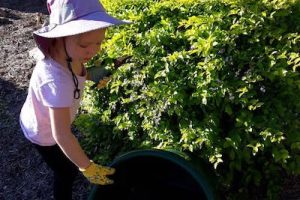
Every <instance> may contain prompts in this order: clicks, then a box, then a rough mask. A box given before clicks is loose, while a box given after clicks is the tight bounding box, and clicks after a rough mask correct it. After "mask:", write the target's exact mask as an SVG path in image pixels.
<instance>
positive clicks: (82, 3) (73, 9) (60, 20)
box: [33, 0, 130, 54]
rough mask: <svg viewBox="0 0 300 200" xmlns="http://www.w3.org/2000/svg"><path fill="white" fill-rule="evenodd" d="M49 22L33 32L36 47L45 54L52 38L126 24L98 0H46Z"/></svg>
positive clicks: (126, 22)
mask: <svg viewBox="0 0 300 200" xmlns="http://www.w3.org/2000/svg"><path fill="white" fill-rule="evenodd" d="M47 7H48V11H49V13H50V16H49V24H48V25H46V26H44V27H42V28H40V29H38V30H37V31H35V32H33V37H34V39H35V42H36V43H37V46H38V48H39V49H40V50H41V51H42V52H43V53H44V54H47V53H48V50H49V47H50V43H51V41H52V40H53V38H60V37H66V36H72V35H77V34H82V33H86V32H89V31H94V30H98V29H103V28H108V27H110V26H115V25H121V24H128V23H130V22H128V21H125V20H119V19H117V18H115V17H113V16H111V15H109V14H108V13H107V12H106V10H105V8H104V7H103V5H102V4H101V2H100V1H99V0H47Z"/></svg>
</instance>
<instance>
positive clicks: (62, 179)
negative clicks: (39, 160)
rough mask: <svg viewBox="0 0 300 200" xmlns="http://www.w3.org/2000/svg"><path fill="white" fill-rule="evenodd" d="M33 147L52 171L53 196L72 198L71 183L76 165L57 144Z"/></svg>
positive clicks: (67, 199) (61, 198)
mask: <svg viewBox="0 0 300 200" xmlns="http://www.w3.org/2000/svg"><path fill="white" fill-rule="evenodd" d="M35 147H36V148H37V150H38V151H39V153H40V154H41V155H42V157H43V159H44V160H45V162H46V163H47V164H48V166H49V167H50V168H51V169H52V170H53V172H54V186H53V190H54V198H55V199H56V200H72V185H73V182H74V180H75V177H76V175H77V174H78V168H77V166H76V165H75V164H73V163H72V162H71V161H70V160H69V159H68V158H67V157H66V156H65V154H64V153H63V152H62V150H61V149H60V148H59V146H58V145H54V146H39V145H35Z"/></svg>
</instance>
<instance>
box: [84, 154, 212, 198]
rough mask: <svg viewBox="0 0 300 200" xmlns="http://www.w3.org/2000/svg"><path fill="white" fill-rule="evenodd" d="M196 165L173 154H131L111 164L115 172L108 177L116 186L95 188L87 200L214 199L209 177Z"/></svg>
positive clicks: (97, 186) (201, 167) (98, 186)
mask: <svg viewBox="0 0 300 200" xmlns="http://www.w3.org/2000/svg"><path fill="white" fill-rule="evenodd" d="M200 164H201V163H200ZM197 165H198V166H197V167H195V166H194V165H193V164H192V163H191V162H189V161H187V160H186V159H184V158H183V157H182V156H179V155H178V154H177V153H174V152H169V151H163V150H152V149H151V150H137V151H132V152H129V153H126V154H124V155H122V156H120V157H118V158H116V159H115V160H114V161H113V162H112V163H111V165H110V166H111V167H114V168H116V173H115V174H114V175H113V176H112V177H111V178H112V179H113V180H114V182H115V183H114V184H113V185H106V186H101V185H96V186H94V187H93V189H92V191H91V193H90V196H89V200H98V199H99V200H106V199H122V200H125V199H126V200H150V199H151V200H162V199H164V200H167V199H171V200H187V199H188V200H200V199H205V200H212V199H217V198H216V192H215V190H214V187H213V185H212V184H211V182H210V181H211V180H210V179H209V176H210V175H209V174H208V172H207V171H206V170H203V166H199V162H198V163H197ZM204 167H205V166H204Z"/></svg>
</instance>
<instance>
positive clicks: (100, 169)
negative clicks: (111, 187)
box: [79, 161, 115, 185]
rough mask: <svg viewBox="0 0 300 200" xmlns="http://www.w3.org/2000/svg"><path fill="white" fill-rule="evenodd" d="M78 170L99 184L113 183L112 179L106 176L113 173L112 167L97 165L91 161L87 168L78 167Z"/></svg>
mask: <svg viewBox="0 0 300 200" xmlns="http://www.w3.org/2000/svg"><path fill="white" fill-rule="evenodd" d="M79 170H80V171H81V172H82V173H83V175H84V176H85V177H86V178H87V179H88V180H89V181H90V182H91V183H94V184H100V185H108V184H113V183H114V181H113V180H111V179H109V178H107V177H106V176H107V175H112V174H114V173H115V169H114V168H110V167H104V166H101V165H97V164H95V163H94V162H93V161H91V164H90V166H89V167H88V168H86V169H81V168H79Z"/></svg>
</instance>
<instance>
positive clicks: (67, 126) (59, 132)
mask: <svg viewBox="0 0 300 200" xmlns="http://www.w3.org/2000/svg"><path fill="white" fill-rule="evenodd" d="M49 113H50V120H51V129H52V134H53V137H54V139H55V141H56V142H57V144H58V145H59V147H60V148H61V149H62V151H63V152H64V153H65V155H66V156H67V157H68V158H69V159H70V160H71V161H72V162H73V163H74V164H75V165H77V166H78V167H79V168H82V169H85V168H87V167H89V166H90V164H91V162H90V160H89V158H88V157H87V155H86V154H85V153H84V151H83V149H82V148H81V146H80V144H79V142H78V140H77V138H76V137H75V136H74V135H73V133H72V132H71V121H70V109H69V108H49Z"/></svg>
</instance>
